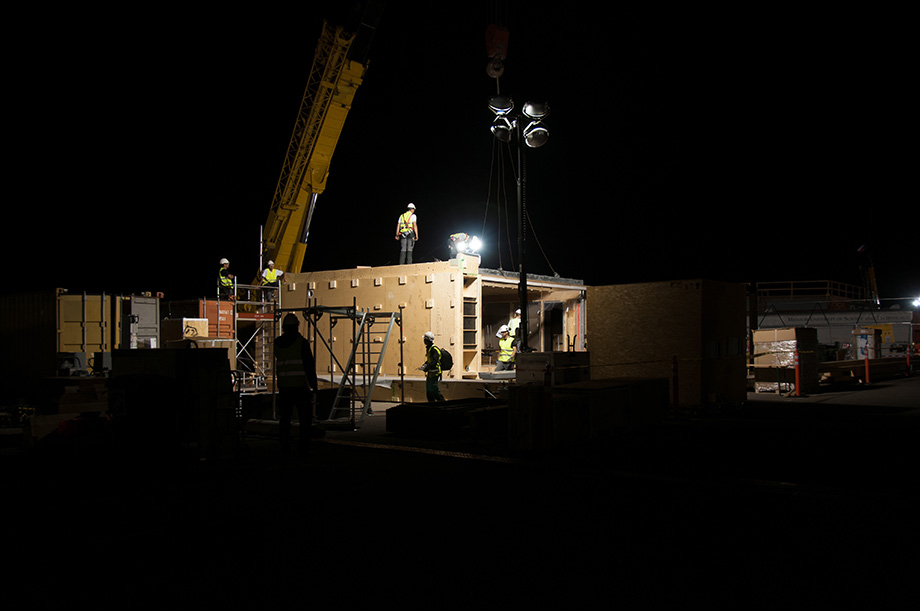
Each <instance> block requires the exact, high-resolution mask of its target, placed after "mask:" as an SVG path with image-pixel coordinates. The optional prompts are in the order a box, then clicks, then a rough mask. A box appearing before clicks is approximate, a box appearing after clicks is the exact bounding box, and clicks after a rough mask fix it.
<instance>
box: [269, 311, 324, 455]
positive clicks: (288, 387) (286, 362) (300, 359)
mask: <svg viewBox="0 0 920 611" xmlns="http://www.w3.org/2000/svg"><path fill="white" fill-rule="evenodd" d="M299 327H300V321H298V320H297V317H296V316H295V315H294V314H287V315H286V316H285V317H284V320H283V321H282V323H281V336H280V337H278V338H276V339H275V345H274V348H275V379H276V381H277V385H278V420H279V422H278V425H279V436H280V438H281V454H282V456H283V457H285V458H289V457H290V455H291V428H292V424H291V422H292V419H293V416H294V410H295V409H296V410H297V418H298V420H299V421H300V435H299V443H298V447H299V450H300V455H301V457H306V456H309V455H310V437H311V432H312V428H313V408H314V403H315V397H316V389H317V379H316V361H315V360H314V358H313V352H312V351H311V350H310V342H309V340H307V338H306V337H304V336H303V335H301V334H300V330H299Z"/></svg>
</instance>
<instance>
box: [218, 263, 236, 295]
mask: <svg viewBox="0 0 920 611" xmlns="http://www.w3.org/2000/svg"><path fill="white" fill-rule="evenodd" d="M217 295H218V297H220V298H221V299H229V300H230V301H233V299H234V298H235V297H234V295H233V274H231V273H230V261H228V260H227V259H221V260H220V271H218V272H217Z"/></svg>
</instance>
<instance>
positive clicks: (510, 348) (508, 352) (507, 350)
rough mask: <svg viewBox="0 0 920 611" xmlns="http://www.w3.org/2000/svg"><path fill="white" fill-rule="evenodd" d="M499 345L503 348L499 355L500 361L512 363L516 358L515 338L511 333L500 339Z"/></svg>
mask: <svg viewBox="0 0 920 611" xmlns="http://www.w3.org/2000/svg"><path fill="white" fill-rule="evenodd" d="M498 347H499V348H501V352H500V353H499V355H498V360H499V361H501V362H502V363H510V362H511V361H513V360H514V339H513V338H512V337H511V336H510V335H509V336H508V337H503V338H502V339H500V340H498Z"/></svg>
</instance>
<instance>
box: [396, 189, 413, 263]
mask: <svg viewBox="0 0 920 611" xmlns="http://www.w3.org/2000/svg"><path fill="white" fill-rule="evenodd" d="M396 239H397V240H399V264H400V265H403V264H404V263H412V249H413V248H415V243H416V242H417V241H418V218H417V217H416V216H415V204H409V206H408V207H407V208H406V211H405V212H403V213H402V214H400V215H399V219H397V221H396Z"/></svg>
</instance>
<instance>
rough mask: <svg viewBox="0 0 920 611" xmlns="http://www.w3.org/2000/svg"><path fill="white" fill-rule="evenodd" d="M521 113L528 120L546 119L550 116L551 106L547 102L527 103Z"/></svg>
mask: <svg viewBox="0 0 920 611" xmlns="http://www.w3.org/2000/svg"><path fill="white" fill-rule="evenodd" d="M521 112H523V113H524V116H525V117H527V118H528V119H545V118H546V117H548V116H549V104H547V103H545V102H527V103H526V104H524V108H523V109H522V110H521Z"/></svg>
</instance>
